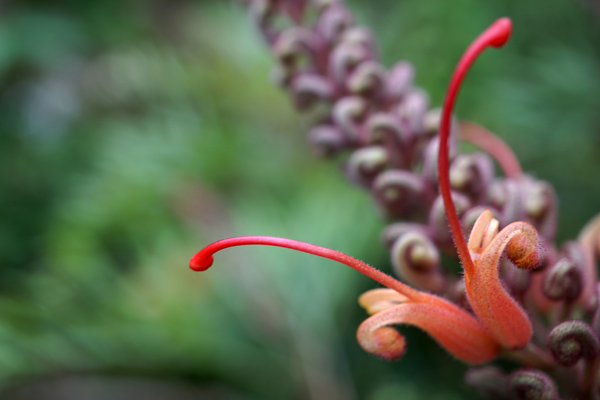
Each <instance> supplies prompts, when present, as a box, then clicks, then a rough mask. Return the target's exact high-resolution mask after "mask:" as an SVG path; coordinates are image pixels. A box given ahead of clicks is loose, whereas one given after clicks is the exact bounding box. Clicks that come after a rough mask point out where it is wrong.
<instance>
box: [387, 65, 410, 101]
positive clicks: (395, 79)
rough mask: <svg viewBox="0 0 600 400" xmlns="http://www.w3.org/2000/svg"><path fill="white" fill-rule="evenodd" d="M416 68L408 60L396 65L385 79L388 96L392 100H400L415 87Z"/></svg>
mask: <svg viewBox="0 0 600 400" xmlns="http://www.w3.org/2000/svg"><path fill="white" fill-rule="evenodd" d="M414 78H415V68H414V67H413V65H412V64H411V63H409V62H406V61H401V62H399V63H397V64H396V65H394V66H393V67H392V68H391V69H390V71H389V72H388V75H387V77H386V81H385V92H386V96H387V97H388V98H389V99H391V100H392V101H399V100H401V99H402V98H403V97H404V96H406V95H407V94H408V93H409V92H410V91H411V90H412V89H413V81H414Z"/></svg>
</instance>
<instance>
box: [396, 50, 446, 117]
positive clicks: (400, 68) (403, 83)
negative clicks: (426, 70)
mask: <svg viewBox="0 0 600 400" xmlns="http://www.w3.org/2000/svg"><path fill="white" fill-rule="evenodd" d="M414 79H415V68H414V67H413V65H412V64H411V63H408V62H406V61H401V62H399V63H397V64H396V65H394V66H393V67H392V68H391V69H390V71H389V72H388V75H387V78H386V82H385V91H386V96H387V97H388V98H389V99H390V100H392V101H399V100H401V99H402V98H403V97H404V96H406V95H407V94H408V93H409V92H410V91H412V90H413V81H414ZM438 126H439V124H438Z"/></svg>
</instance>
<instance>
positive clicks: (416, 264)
mask: <svg viewBox="0 0 600 400" xmlns="http://www.w3.org/2000/svg"><path fill="white" fill-rule="evenodd" d="M391 259H392V267H393V269H394V272H395V273H396V274H397V275H398V276H400V277H401V278H402V279H403V280H404V281H406V282H408V283H410V284H411V285H412V286H415V287H417V288H419V289H422V290H427V291H429V292H434V293H436V292H440V291H441V289H442V288H443V287H444V285H445V283H446V282H445V279H444V277H443V276H442V274H440V272H439V266H440V254H439V252H438V250H437V248H436V246H435V245H434V244H433V243H432V242H431V240H430V239H429V238H428V237H427V236H425V235H423V234H422V233H420V232H418V231H414V232H408V233H405V234H404V235H402V236H400V237H399V238H398V240H396V242H395V243H394V245H393V246H392V250H391Z"/></svg>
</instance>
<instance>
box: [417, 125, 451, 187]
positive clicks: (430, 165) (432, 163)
mask: <svg viewBox="0 0 600 400" xmlns="http://www.w3.org/2000/svg"><path fill="white" fill-rule="evenodd" d="M424 139H426V138H424ZM427 140H428V139H427ZM439 146H440V138H439V136H436V137H434V138H433V139H431V140H429V141H428V143H427V146H426V147H425V151H424V152H423V177H424V178H426V179H427V180H429V181H430V182H435V184H436V185H437V181H438V167H437V165H438V164H437V163H438V156H439ZM448 147H449V159H450V161H451V160H453V159H454V158H455V157H456V150H457V143H456V135H454V134H452V136H450V138H449V142H448Z"/></svg>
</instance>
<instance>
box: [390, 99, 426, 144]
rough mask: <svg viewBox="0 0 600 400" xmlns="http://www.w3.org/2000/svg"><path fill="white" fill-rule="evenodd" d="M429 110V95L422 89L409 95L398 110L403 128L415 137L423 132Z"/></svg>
mask: <svg viewBox="0 0 600 400" xmlns="http://www.w3.org/2000/svg"><path fill="white" fill-rule="evenodd" d="M428 108H429V96H427V93H425V92H424V91H423V90H420V89H416V90H413V91H412V92H410V93H408V94H407V95H406V96H405V97H404V100H403V101H402V102H401V103H400V105H399V106H398V108H397V113H398V116H399V117H400V121H401V122H402V126H403V127H406V129H407V130H408V131H409V132H411V134H413V135H416V134H420V133H421V132H423V119H424V117H425V113H426V112H427V110H428Z"/></svg>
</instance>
